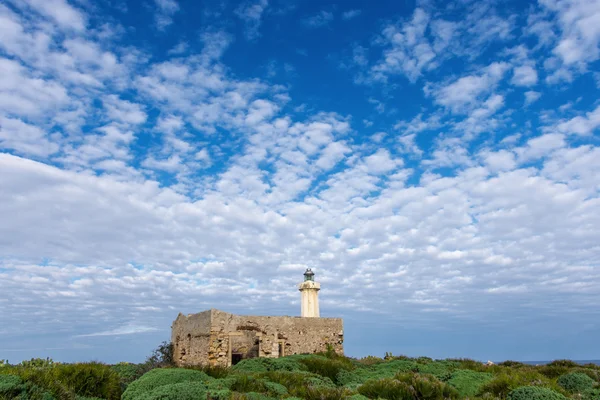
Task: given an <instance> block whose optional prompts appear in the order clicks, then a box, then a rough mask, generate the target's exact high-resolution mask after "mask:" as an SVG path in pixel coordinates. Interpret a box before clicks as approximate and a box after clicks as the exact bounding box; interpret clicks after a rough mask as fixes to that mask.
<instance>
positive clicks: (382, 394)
mask: <svg viewBox="0 0 600 400" xmlns="http://www.w3.org/2000/svg"><path fill="white" fill-rule="evenodd" d="M358 393H360V394H362V395H363V396H366V397H368V398H370V399H380V398H381V399H387V400H414V399H415V398H416V393H415V390H414V389H413V388H412V387H411V386H410V385H407V384H406V383H404V382H400V381H398V380H396V379H391V378H383V379H377V380H370V381H367V382H365V383H364V384H362V385H361V386H360V387H359V388H358Z"/></svg>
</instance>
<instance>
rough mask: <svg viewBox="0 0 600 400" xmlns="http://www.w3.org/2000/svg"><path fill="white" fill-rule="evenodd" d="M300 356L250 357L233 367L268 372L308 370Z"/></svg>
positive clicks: (241, 369)
mask: <svg viewBox="0 0 600 400" xmlns="http://www.w3.org/2000/svg"><path fill="white" fill-rule="evenodd" d="M300 360H301V358H300V357H293V356H292V357H284V358H249V359H246V360H242V361H240V362H239V363H237V364H236V365H234V366H233V367H232V368H231V369H232V371H235V372H267V371H306V366H305V365H304V364H302V363H301V362H300Z"/></svg>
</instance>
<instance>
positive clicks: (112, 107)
mask: <svg viewBox="0 0 600 400" xmlns="http://www.w3.org/2000/svg"><path fill="white" fill-rule="evenodd" d="M102 103H103V105H104V108H106V113H107V116H108V117H109V118H110V119H112V120H117V121H119V122H124V123H128V124H136V125H137V124H142V123H144V122H146V118H147V117H148V116H147V115H146V113H145V112H144V111H143V110H142V106H141V105H140V104H136V103H132V102H130V101H128V100H122V99H119V98H118V97H117V96H116V95H108V96H106V97H105V98H104V99H103V101H102Z"/></svg>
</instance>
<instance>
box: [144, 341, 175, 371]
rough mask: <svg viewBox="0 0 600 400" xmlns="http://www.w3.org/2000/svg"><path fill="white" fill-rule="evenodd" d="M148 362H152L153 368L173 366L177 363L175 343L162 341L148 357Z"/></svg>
mask: <svg viewBox="0 0 600 400" xmlns="http://www.w3.org/2000/svg"><path fill="white" fill-rule="evenodd" d="M146 364H150V365H151V367H152V368H162V367H172V366H174V365H175V363H174V361H173V344H172V343H171V342H166V341H164V342H162V343H161V344H160V345H158V347H157V348H156V349H154V351H153V352H152V354H151V355H150V357H148V358H147V359H146Z"/></svg>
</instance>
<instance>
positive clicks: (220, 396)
mask: <svg viewBox="0 0 600 400" xmlns="http://www.w3.org/2000/svg"><path fill="white" fill-rule="evenodd" d="M231 396H232V393H231V391H229V390H227V389H222V390H214V391H210V392H209V391H207V396H206V399H207V400H229V399H231Z"/></svg>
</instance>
